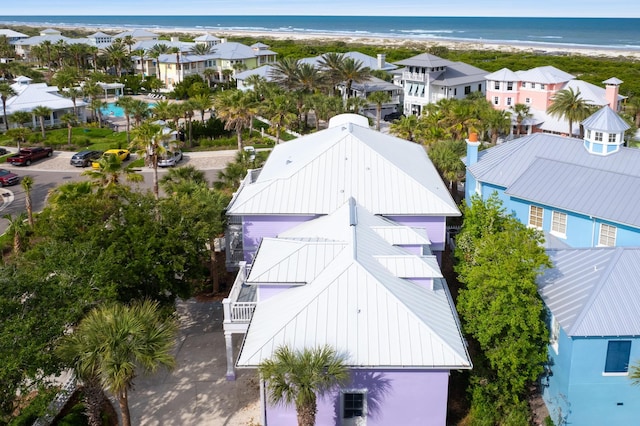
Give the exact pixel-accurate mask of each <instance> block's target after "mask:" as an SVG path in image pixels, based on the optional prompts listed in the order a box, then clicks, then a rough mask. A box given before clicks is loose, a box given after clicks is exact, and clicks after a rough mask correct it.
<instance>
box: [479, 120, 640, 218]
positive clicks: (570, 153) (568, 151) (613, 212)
mask: <svg viewBox="0 0 640 426" xmlns="http://www.w3.org/2000/svg"><path fill="white" fill-rule="evenodd" d="M583 144H584V142H583V141H582V140H581V139H576V138H568V137H561V136H556V135H551V134H547V133H535V134H533V135H530V136H526V137H523V138H519V139H515V140H513V141H510V142H506V143H503V144H500V145H498V146H495V147H492V148H489V149H487V150H484V151H480V152H479V153H478V158H479V161H478V162H477V163H475V164H473V165H471V166H469V168H468V170H469V172H470V173H471V174H472V175H473V176H474V177H475V178H476V179H477V180H479V181H481V182H484V183H489V184H492V185H496V186H498V187H502V188H506V192H507V193H510V194H512V195H513V196H518V197H522V198H524V199H527V200H530V201H532V202H540V203H551V204H549V205H550V206H553V207H558V208H563V209H566V210H569V211H573V212H580V213H583V214H587V215H592V216H595V217H600V218H609V219H610V220H619V221H622V222H621V223H626V224H628V225H630V226H634V227H640V205H638V203H640V184H639V182H640V181H639V179H640V168H638V164H640V150H638V149H636V148H626V147H621V148H620V150H619V151H618V152H616V153H613V154H610V155H607V156H600V155H593V154H590V153H589V152H588V151H587V150H586V149H585V148H584V146H583ZM536 173H537V174H536ZM534 174H536V176H535V177H533V176H534ZM585 182H590V184H585ZM623 183H629V184H631V186H623V185H622V184H623ZM617 188H623V189H626V190H625V191H624V192H623V193H619V192H617ZM587 189H588V190H589V191H588V193H585V191H586V190H587ZM594 191H595V192H594ZM595 193H597V194H600V195H599V196H602V197H604V198H605V199H607V200H609V202H608V203H605V202H602V200H601V199H599V198H598V197H596V196H594V194H595ZM608 193H611V194H618V196H619V197H618V198H617V199H610V198H609V196H608V195H607V194H608ZM612 196H613V195H612ZM634 209H635V210H634Z"/></svg>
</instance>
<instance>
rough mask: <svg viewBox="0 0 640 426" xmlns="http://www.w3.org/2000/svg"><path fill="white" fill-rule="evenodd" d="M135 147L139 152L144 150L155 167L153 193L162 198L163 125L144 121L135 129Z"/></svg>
mask: <svg viewBox="0 0 640 426" xmlns="http://www.w3.org/2000/svg"><path fill="white" fill-rule="evenodd" d="M133 147H134V148H137V150H138V151H139V152H144V153H145V154H146V156H147V160H148V161H149V162H150V166H151V167H152V168H153V195H154V196H155V197H156V200H158V199H159V198H160V194H159V189H158V157H159V156H160V155H161V154H162V153H163V152H164V151H165V148H164V144H163V133H162V126H160V125H159V124H153V123H150V122H148V121H145V122H144V123H142V124H141V125H140V126H138V128H137V129H136V130H135V137H134V138H133Z"/></svg>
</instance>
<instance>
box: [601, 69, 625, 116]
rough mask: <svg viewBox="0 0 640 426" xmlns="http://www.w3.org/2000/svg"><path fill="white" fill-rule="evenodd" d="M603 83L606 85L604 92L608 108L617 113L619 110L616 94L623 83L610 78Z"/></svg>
mask: <svg viewBox="0 0 640 426" xmlns="http://www.w3.org/2000/svg"><path fill="white" fill-rule="evenodd" d="M603 83H604V84H605V85H606V90H605V95H604V97H605V99H606V101H607V103H608V104H609V107H610V108H611V109H612V110H614V111H615V112H619V111H618V110H619V108H618V93H619V86H620V85H621V84H622V83H624V82H623V81H622V80H619V79H617V78H615V77H613V78H610V79H608V80H605V81H603Z"/></svg>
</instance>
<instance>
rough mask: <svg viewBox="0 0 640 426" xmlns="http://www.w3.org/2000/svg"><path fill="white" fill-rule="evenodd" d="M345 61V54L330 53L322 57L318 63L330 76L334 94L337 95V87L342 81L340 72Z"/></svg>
mask: <svg viewBox="0 0 640 426" xmlns="http://www.w3.org/2000/svg"><path fill="white" fill-rule="evenodd" d="M344 59H345V56H344V54H343V53H335V52H329V53H325V54H324V55H322V56H321V59H320V61H319V63H318V64H319V65H320V67H321V68H322V70H323V71H324V72H325V73H326V74H327V76H328V80H329V83H330V86H331V91H332V93H333V94H335V90H336V86H337V85H338V84H339V83H340V82H341V81H342V74H341V72H340V70H341V69H342V66H343V64H344Z"/></svg>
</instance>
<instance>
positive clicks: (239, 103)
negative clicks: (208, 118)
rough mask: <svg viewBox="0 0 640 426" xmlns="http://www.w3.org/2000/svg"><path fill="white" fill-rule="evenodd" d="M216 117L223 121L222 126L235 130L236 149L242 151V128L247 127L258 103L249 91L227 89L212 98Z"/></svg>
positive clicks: (256, 109)
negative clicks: (236, 138)
mask: <svg viewBox="0 0 640 426" xmlns="http://www.w3.org/2000/svg"><path fill="white" fill-rule="evenodd" d="M213 104H214V106H215V109H216V112H217V114H218V117H219V118H220V119H221V120H222V121H224V122H225V125H224V128H225V129H227V130H235V132H236V135H237V137H238V151H242V130H243V129H244V128H246V127H249V124H250V123H251V120H252V118H253V116H254V115H256V113H257V111H258V104H257V102H256V101H255V100H254V97H253V96H251V94H249V93H245V92H242V91H240V90H227V91H224V92H222V93H220V94H219V95H218V96H217V97H216V98H215V99H214V100H213Z"/></svg>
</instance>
